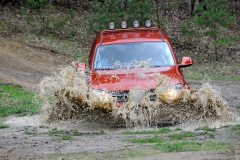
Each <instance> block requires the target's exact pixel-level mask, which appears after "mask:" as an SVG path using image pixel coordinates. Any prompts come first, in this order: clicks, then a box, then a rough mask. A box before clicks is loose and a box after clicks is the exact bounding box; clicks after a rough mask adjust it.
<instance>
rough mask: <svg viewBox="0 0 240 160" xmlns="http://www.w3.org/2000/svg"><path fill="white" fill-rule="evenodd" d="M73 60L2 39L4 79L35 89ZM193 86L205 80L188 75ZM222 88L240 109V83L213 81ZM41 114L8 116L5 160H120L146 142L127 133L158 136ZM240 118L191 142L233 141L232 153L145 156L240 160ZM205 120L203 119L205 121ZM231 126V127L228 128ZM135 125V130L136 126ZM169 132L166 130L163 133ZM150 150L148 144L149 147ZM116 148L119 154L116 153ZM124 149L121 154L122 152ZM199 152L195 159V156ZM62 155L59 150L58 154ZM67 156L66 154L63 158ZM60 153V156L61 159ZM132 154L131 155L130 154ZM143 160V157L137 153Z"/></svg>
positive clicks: (1, 150) (2, 143)
mask: <svg viewBox="0 0 240 160" xmlns="http://www.w3.org/2000/svg"><path fill="white" fill-rule="evenodd" d="M71 61H72V60H71V59H70V58H69V57H67V56H64V55H59V54H55V53H51V52H50V51H47V50H44V49H39V48H32V47H29V46H26V45H23V44H20V43H17V42H11V41H7V40H4V39H1V38H0V82H1V83H10V84H15V85H20V86H22V87H24V88H26V89H29V90H35V87H34V86H35V84H37V83H38V82H39V81H40V80H41V79H42V78H43V77H44V76H49V75H52V74H53V72H54V71H56V69H58V68H59V67H60V66H62V65H63V66H64V65H69V64H71ZM187 81H188V82H189V84H190V86H191V88H199V87H201V83H203V82H204V81H195V80H187ZM209 83H210V84H211V85H212V86H214V87H215V88H216V89H217V90H219V91H220V92H221V93H222V95H223V97H224V99H225V100H226V101H227V102H228V104H229V107H230V108H231V110H234V112H240V82H219V81H211V82H209ZM41 120H42V117H40V116H39V115H36V116H31V117H8V118H6V119H2V120H0V121H5V122H7V124H9V125H10V126H11V127H10V128H6V129H0V159H2V160H5V159H6V160H7V159H49V157H48V155H49V154H53V153H73V152H84V153H86V154H96V155H97V158H96V157H95V158H89V159H106V157H103V153H104V152H107V151H114V152H112V153H111V154H110V155H109V157H107V159H117V157H118V155H117V153H118V152H119V150H122V149H127V150H129V151H131V150H134V149H137V148H138V147H141V146H142V145H140V144H136V143H129V142H123V141H122V140H123V139H127V138H141V137H142V138H144V137H151V136H153V135H144V134H143V135H124V134H122V133H121V132H122V131H125V130H127V129H126V128H113V127H110V126H106V125H105V124H98V123H96V122H88V121H83V120H82V121H58V122H54V123H51V124H47V123H44V122H42V121H41ZM239 121H240V120H239V117H238V121H237V122H225V123H223V122H221V123H218V122H212V123H209V124H207V125H208V126H212V127H217V128H219V129H217V130H216V132H214V134H215V138H212V139H211V138H206V137H204V136H203V135H202V134H201V131H196V130H195V131H194V132H195V133H196V135H197V136H195V137H194V138H192V139H188V140H189V141H198V142H213V141H216V142H229V143H231V144H232V145H233V146H234V148H233V149H232V150H231V152H225V151H201V152H194V153H192V152H181V153H161V152H159V153H154V154H153V155H149V156H147V157H142V159H146V158H147V159H159V157H161V158H162V159H189V160H190V159H235V160H237V159H240V141H239V139H240V137H239V136H240V135H235V134H230V133H228V131H229V130H230V128H231V124H236V123H237V124H239V123H240V122H239ZM201 125H202V124H201ZM198 126H200V124H186V125H180V126H173V127H172V129H174V128H177V127H180V128H183V129H184V130H192V131H193V130H194V129H196V128H197V127H198ZM222 126H226V127H222ZM54 128H56V129H57V130H63V131H69V133H67V134H73V132H74V131H75V133H78V134H75V135H74V136H73V139H72V140H62V139H61V138H62V136H63V135H64V134H66V133H53V134H50V133H51V131H54ZM130 130H134V128H131V129H130ZM162 136H163V137H164V136H167V134H166V135H162ZM146 150H147V149H146ZM115 152H116V153H115ZM119 154H121V153H119ZM193 156H194V158H193ZM57 157H58V156H57V155H56V156H55V158H57ZM60 158H61V157H60ZM60 158H59V159H60ZM125 159H130V158H125ZM135 159H141V158H139V157H138V158H135Z"/></svg>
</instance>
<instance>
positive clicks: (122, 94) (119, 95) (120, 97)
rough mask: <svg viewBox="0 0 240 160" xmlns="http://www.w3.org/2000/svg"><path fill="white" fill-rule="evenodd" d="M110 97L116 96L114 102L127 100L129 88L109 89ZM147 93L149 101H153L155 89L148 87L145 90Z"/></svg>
mask: <svg viewBox="0 0 240 160" xmlns="http://www.w3.org/2000/svg"><path fill="white" fill-rule="evenodd" d="M111 94H112V97H113V98H116V102H127V101H128V99H129V90H125V91H111ZM146 94H148V95H149V100H150V101H155V100H156V98H157V96H156V92H155V89H150V90H148V91H147V92H146Z"/></svg>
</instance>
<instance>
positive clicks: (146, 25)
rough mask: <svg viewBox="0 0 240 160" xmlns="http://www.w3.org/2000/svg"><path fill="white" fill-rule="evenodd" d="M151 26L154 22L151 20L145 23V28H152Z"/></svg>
mask: <svg viewBox="0 0 240 160" xmlns="http://www.w3.org/2000/svg"><path fill="white" fill-rule="evenodd" d="M151 26H152V21H151V20H149V19H148V20H146V21H145V27H148V28H149V27H151Z"/></svg>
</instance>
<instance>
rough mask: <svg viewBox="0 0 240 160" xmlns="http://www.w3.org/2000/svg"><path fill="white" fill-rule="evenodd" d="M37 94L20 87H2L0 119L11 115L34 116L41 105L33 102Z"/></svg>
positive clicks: (0, 90) (0, 86) (0, 89)
mask: <svg viewBox="0 0 240 160" xmlns="http://www.w3.org/2000/svg"><path fill="white" fill-rule="evenodd" d="M34 96H35V93H33V92H30V91H26V90H24V89H22V88H20V87H18V86H12V85H0V117H4V116H7V115H11V114H20V115H26V114H34V113H37V112H38V111H39V108H40V105H39V104H37V103H35V102H33V99H34Z"/></svg>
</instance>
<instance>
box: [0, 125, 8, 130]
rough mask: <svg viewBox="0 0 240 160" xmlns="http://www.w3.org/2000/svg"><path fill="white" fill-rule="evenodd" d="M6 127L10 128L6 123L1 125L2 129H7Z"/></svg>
mask: <svg viewBox="0 0 240 160" xmlns="http://www.w3.org/2000/svg"><path fill="white" fill-rule="evenodd" d="M5 128H9V125H5V124H2V125H0V129H5Z"/></svg>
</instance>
